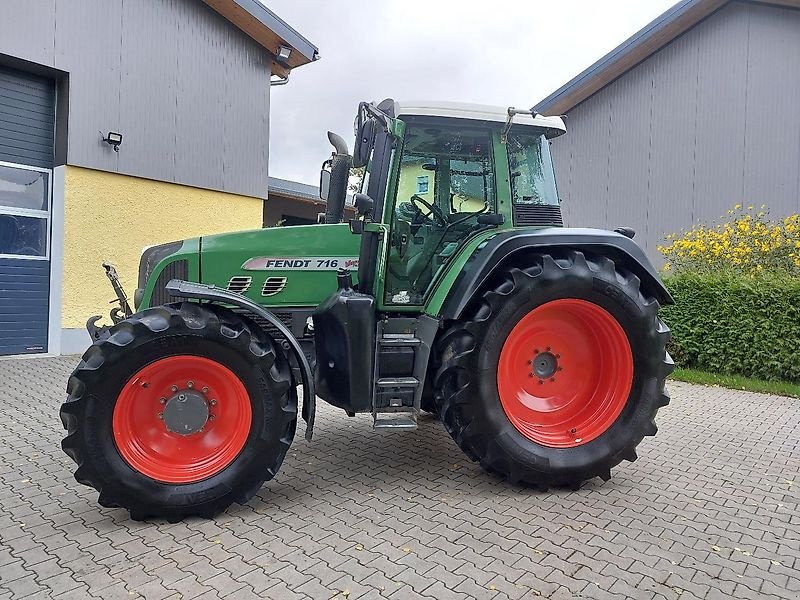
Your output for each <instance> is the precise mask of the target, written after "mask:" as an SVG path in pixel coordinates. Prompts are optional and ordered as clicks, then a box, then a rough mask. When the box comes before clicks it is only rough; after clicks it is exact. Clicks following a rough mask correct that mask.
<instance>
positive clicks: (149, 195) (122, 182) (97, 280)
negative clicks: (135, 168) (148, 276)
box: [61, 166, 263, 328]
mask: <svg viewBox="0 0 800 600" xmlns="http://www.w3.org/2000/svg"><path fill="white" fill-rule="evenodd" d="M64 188H65V190H64V192H65V196H64V213H65V214H64V283H63V300H62V306H63V308H62V324H61V326H62V327H64V328H78V327H83V326H84V325H85V323H86V319H87V318H88V317H90V316H92V315H96V314H102V315H103V316H104V317H106V316H107V315H108V311H109V310H110V309H111V305H109V303H108V301H109V300H111V299H112V298H114V292H113V290H112V289H111V286H110V285H109V283H108V280H107V279H106V276H105V273H104V271H103V268H102V267H101V266H100V263H102V262H103V261H104V260H107V261H109V262H111V263H112V264H114V265H115V266H116V267H117V272H118V273H119V275H120V279H121V281H122V284H123V286H124V287H125V290H126V291H127V292H128V295H129V297H130V299H131V302H132V301H133V291H134V290H135V289H136V286H137V277H138V276H137V273H138V270H139V257H140V255H141V252H142V248H143V247H144V246H152V245H154V244H163V243H164V242H171V241H174V240H181V239H186V238H192V237H197V236H200V235H207V234H212V233H221V232H225V231H240V230H244V229H258V228H260V227H261V220H262V210H263V201H262V200H261V199H260V198H251V197H248V196H238V195H235V194H227V193H224V192H215V191H212V190H203V189H199V188H193V187H188V186H183V185H177V184H172V183H165V182H161V181H152V180H149V179H139V178H138V177H129V176H126V175H117V174H114V173H107V172H105V171H94V170H91V169H83V168H80V167H71V166H70V167H67V168H66V179H65V184H64ZM104 322H108V320H107V319H106V320H105V321H104Z"/></svg>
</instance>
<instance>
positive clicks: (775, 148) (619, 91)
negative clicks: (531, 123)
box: [535, 0, 800, 264]
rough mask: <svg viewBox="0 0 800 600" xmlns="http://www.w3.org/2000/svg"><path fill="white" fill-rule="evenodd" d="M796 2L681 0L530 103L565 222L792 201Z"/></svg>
mask: <svg viewBox="0 0 800 600" xmlns="http://www.w3.org/2000/svg"><path fill="white" fill-rule="evenodd" d="M799 9H800V1H798V0H774V1H769V0H763V1H751V2H743V1H727V0H684V1H682V2H680V3H678V4H676V5H675V6H674V7H673V8H672V9H671V10H669V11H668V12H667V13H665V14H664V15H662V16H661V17H659V18H658V19H657V20H656V21H654V22H653V23H651V24H649V25H648V26H647V27H645V28H644V29H642V30H641V31H640V32H639V33H637V34H636V35H634V36H633V37H632V38H631V39H629V40H628V41H626V42H625V43H623V44H622V45H621V46H619V47H618V48H617V49H615V50H614V51H612V52H611V53H609V54H608V55H607V56H605V57H603V58H602V59H601V60H600V61H598V62H597V63H595V64H594V65H592V66H591V67H590V68H589V69H587V70H586V71H584V72H583V73H581V74H580V75H578V76H577V77H575V78H574V79H573V80H572V81H570V82H569V83H567V84H566V85H565V86H563V87H562V88H560V89H559V90H557V91H556V92H554V93H553V94H551V95H550V96H548V97H547V98H545V99H544V100H542V101H541V102H540V103H538V104H537V105H536V107H535V109H536V110H537V111H539V112H542V113H545V114H566V115H567V120H566V122H567V128H568V133H567V135H565V136H563V137H561V138H558V139H556V140H555V141H554V142H553V154H554V161H555V164H556V173H557V176H558V186H559V193H560V196H561V198H562V201H563V213H564V220H565V223H566V224H567V225H572V226H601V227H608V228H613V227H618V226H621V225H626V226H631V227H633V228H634V229H636V230H637V232H638V234H637V241H639V243H640V244H641V245H642V246H644V248H645V249H646V250H647V252H648V254H649V256H650V257H651V258H652V259H654V260H656V261H657V262H658V263H659V264H662V262H663V261H662V260H661V258H660V256H659V253H658V251H657V248H656V247H657V245H658V244H659V243H661V242H662V240H663V238H664V236H665V235H667V234H669V233H672V232H676V231H679V230H680V229H681V228H685V227H688V226H691V225H692V224H693V223H694V222H697V221H706V222H708V221H713V220H715V219H718V218H719V217H720V216H722V215H725V214H726V212H727V211H728V210H729V209H731V208H732V207H733V206H734V205H736V204H742V205H744V206H748V205H755V206H760V205H762V204H766V205H767V206H768V207H769V209H770V212H771V214H772V215H774V216H776V217H781V216H785V215H787V214H792V213H796V212H798V211H800V109H798V99H800V10H799Z"/></svg>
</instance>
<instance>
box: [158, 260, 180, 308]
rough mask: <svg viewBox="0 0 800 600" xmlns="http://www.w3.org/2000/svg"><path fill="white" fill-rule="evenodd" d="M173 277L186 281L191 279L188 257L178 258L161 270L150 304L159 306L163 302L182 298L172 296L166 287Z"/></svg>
mask: <svg viewBox="0 0 800 600" xmlns="http://www.w3.org/2000/svg"><path fill="white" fill-rule="evenodd" d="M171 279H182V280H184V281H186V280H187V279H189V261H187V260H186V259H183V260H176V261H174V262H171V263H169V264H168V265H167V266H166V267H164V270H163V271H161V273H160V274H159V275H158V279H156V285H155V287H154V288H153V297H152V298H151V300H150V306H159V305H161V304H169V303H170V302H178V301H180V300H181V299H180V298H178V297H176V296H170V295H169V294H168V293H167V290H166V289H164V288H165V287H166V285H167V284H168V283H169V282H170V280H171Z"/></svg>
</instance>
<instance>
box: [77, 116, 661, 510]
mask: <svg viewBox="0 0 800 600" xmlns="http://www.w3.org/2000/svg"><path fill="white" fill-rule="evenodd" d="M355 127H356V136H355V147H354V150H353V154H352V155H350V153H349V151H348V148H347V144H346V143H345V141H344V140H343V139H342V138H341V137H339V136H337V135H335V134H333V133H329V134H328V138H329V140H330V141H331V143H332V145H333V147H334V151H333V153H332V155H331V157H330V158H329V159H328V160H327V161H326V162H325V163H324V164H323V170H322V175H321V182H320V195H321V197H322V198H323V199H324V200H326V201H327V205H326V212H325V214H324V215H320V221H321V222H320V224H317V225H305V226H298V227H273V228H267V229H260V230H256V231H246V232H240V233H230V234H222V235H211V236H205V237H201V238H196V239H187V240H183V241H176V242H172V243H167V244H163V245H159V246H153V247H149V248H146V249H145V250H144V252H143V253H142V256H141V261H140V265H139V281H138V289H137V290H136V292H135V294H134V296H133V301H134V302H133V303H134V307H135V311H134V310H133V309H132V308H131V306H130V304H129V302H128V299H127V296H126V295H125V292H124V290H123V289H122V287H121V285H120V283H119V280H118V279H117V277H116V275H115V273H114V270H113V267H111V266H110V265H106V269H107V272H108V275H109V277H110V279H111V281H112V284H113V286H114V290H115V291H116V294H117V298H118V300H119V307H117V308H115V310H114V311H112V315H111V317H112V320H113V321H114V323H113V325H111V326H104V327H99V326H98V325H97V317H95V318H92V319H90V320H89V323H88V324H87V327H88V329H89V331H90V333H91V334H92V336H93V338H94V341H93V343H92V345H91V347H90V348H89V349H88V350H87V351H86V353H85V354H84V355H83V358H82V360H81V362H80V364H79V365H78V366H77V368H76V369H75V371H74V372H73V373H72V376H71V377H70V379H69V383H68V388H67V393H68V396H67V399H66V401H65V403H64V404H63V406H62V407H61V419H62V421H63V424H64V427H65V428H66V429H67V432H68V434H67V436H66V438H65V439H64V441H63V444H62V445H63V448H64V450H65V452H66V453H67V454H68V455H69V456H70V457H72V459H73V460H74V461H75V462H76V463H77V465H78V468H77V470H76V471H75V478H76V479H77V481H78V482H80V483H82V484H85V485H89V486H92V487H93V488H95V489H96V490H97V491H98V492H99V493H100V496H99V502H100V504H101V505H102V506H105V507H124V508H126V509H128V510H129V511H130V514H131V516H132V518H134V519H144V518H148V517H163V518H166V519H168V520H170V521H177V520H179V519H182V518H184V517H187V516H190V515H199V516H205V517H211V516H213V515H215V514H216V513H218V512H220V511H222V510H224V509H225V508H226V507H227V506H229V505H230V504H231V503H233V502H239V503H244V502H247V501H248V500H249V499H250V498H251V497H252V496H253V495H254V494H255V493H256V492H257V491H258V490H259V488H260V487H261V486H262V485H263V484H264V482H265V481H266V480H269V479H271V478H272V477H274V476H275V474H276V473H277V472H278V469H279V468H280V466H281V463H282V462H283V459H284V457H285V456H286V452H287V450H288V449H289V445H290V444H291V443H292V440H293V438H294V434H295V428H296V426H297V420H298V404H299V402H298V395H301V396H302V405H301V406H302V409H301V411H300V414H301V416H302V418H303V419H304V421H305V436H306V438H307V439H308V440H311V437H312V432H313V429H314V414H315V401H316V398H317V397H319V398H321V399H323V400H324V401H326V402H328V403H330V404H332V405H333V406H335V407H338V408H340V409H342V410H344V411H345V412H346V413H347V414H348V415H350V416H354V415H356V414H358V413H372V416H373V423H374V427H375V428H376V429H392V430H395V429H396V430H406V429H414V428H415V427H416V426H417V419H418V417H419V415H420V413H421V412H422V411H426V412H428V413H432V414H433V415H436V417H437V418H438V419H440V420H441V422H442V423H443V425H444V428H445V429H446V430H447V432H448V433H449V434H450V435H451V436H452V437H453V439H454V440H455V443H456V444H458V446H460V447H461V449H462V450H463V451H464V453H465V454H466V455H467V456H468V457H469V458H470V459H472V460H475V461H479V462H480V464H481V466H482V467H484V468H485V469H486V470H487V471H489V472H493V473H496V474H499V475H500V476H501V477H503V478H505V479H507V480H508V481H510V482H519V483H524V484H529V485H530V486H532V487H533V488H538V489H541V490H546V489H548V488H551V487H568V488H572V489H577V488H578V487H580V485H581V483H582V482H584V481H586V480H588V479H591V478H594V477H600V478H602V479H603V480H608V479H609V478H610V476H611V469H612V468H613V467H615V466H617V465H618V464H619V463H621V462H622V461H623V460H627V461H633V460H635V459H636V446H637V445H638V444H639V443H640V442H641V440H642V439H643V437H644V436H650V435H654V434H655V433H656V425H655V422H654V418H655V416H656V413H657V411H658V409H659V408H660V407H662V406H665V405H666V404H667V403H668V402H669V396H668V395H667V393H666V392H665V388H664V381H665V378H666V377H667V376H668V375H669V373H670V372H671V371H672V369H673V363H672V360H671V359H670V356H669V354H668V353H667V350H666V346H667V341H668V339H669V330H668V329H667V327H666V326H665V325H664V323H663V322H662V321H661V319H660V318H659V316H658V310H659V306H660V305H663V304H669V303H671V302H672V299H671V298H670V295H669V293H668V291H667V290H666V289H665V288H664V286H663V284H662V283H661V281H660V280H659V277H658V275H657V273H656V271H655V269H654V268H653V266H652V265H651V263H650V262H649V261H648V259H647V258H646V256H645V254H644V253H643V251H642V250H641V249H640V247H639V246H638V245H637V244H636V243H635V242H634V241H633V239H632V238H633V237H634V232H633V231H632V230H630V229H627V228H624V227H621V228H620V229H618V230H616V231H605V230H599V229H570V228H565V227H563V225H562V217H561V209H560V203H559V198H558V195H557V191H556V181H555V175H554V170H553V164H552V161H551V154H550V140H551V139H552V138H555V137H556V136H559V135H561V134H563V133H565V131H566V128H565V126H564V123H563V121H562V119H561V118H559V117H545V116H542V115H539V114H537V113H536V112H534V111H532V110H516V109H513V108H510V109H508V110H506V109H499V108H492V107H485V106H475V105H463V104H437V103H416V104H404V103H398V102H395V101H393V100H385V101H383V102H381V103H378V104H375V103H366V102H364V103H361V104H360V105H359V109H358V114H357V117H356V124H355ZM353 167H356V168H363V172H364V176H363V180H362V182H361V188H360V193H356V194H353V196H352V200H353V203H354V207H355V212H356V218H354V219H352V220H349V221H348V222H342V221H343V215H344V214H345V211H344V208H345V204H346V199H347V197H348V181H349V177H350V174H351V172H352V169H353ZM585 202H591V198H587V199H585ZM298 388H299V389H300V390H302V391H301V392H299V393H298Z"/></svg>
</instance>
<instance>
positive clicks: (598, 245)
mask: <svg viewBox="0 0 800 600" xmlns="http://www.w3.org/2000/svg"><path fill="white" fill-rule="evenodd" d="M560 249H573V250H580V251H583V252H587V253H592V254H597V255H600V256H608V257H609V258H611V259H612V260H614V262H616V263H617V264H619V265H621V266H624V267H625V268H626V269H629V270H630V271H632V272H633V273H634V274H636V275H637V276H638V277H639V279H640V280H641V281H642V289H643V290H645V291H646V293H647V294H649V295H651V296H654V297H655V298H656V300H658V302H659V303H660V304H662V305H665V304H673V300H672V296H670V293H669V291H668V290H667V288H666V287H664V284H663V283H662V282H661V279H660V278H659V276H658V272H657V271H656V270H655V268H654V267H653V265H652V263H651V262H650V260H649V259H648V258H647V255H645V253H644V251H643V250H642V249H641V248H640V247H639V245H638V244H637V243H636V242H634V241H633V240H632V239H630V238H628V237H626V236H624V235H621V234H619V233H616V232H613V231H605V230H602V229H568V228H561V227H559V228H554V227H553V228H544V229H538V230H526V231H517V230H511V231H505V232H501V233H498V234H497V235H496V236H494V237H493V238H491V239H490V240H488V241H487V242H486V243H485V244H483V245H482V246H481V247H479V249H478V250H477V251H476V252H475V253H474V254H473V255H472V256H471V257H470V258H469V260H468V261H467V263H466V264H465V265H464V268H463V270H462V271H461V273H460V274H459V276H458V277H457V278H456V280H455V281H454V283H453V286H452V287H451V288H450V292H449V293H448V295H447V298H446V299H445V301H444V304H443V305H442V308H441V311H440V313H439V316H440V318H442V319H458V318H459V317H460V316H461V314H462V313H463V311H464V309H465V308H466V307H467V305H468V304H469V302H470V300H471V299H472V298H473V296H474V295H475V294H476V293H477V292H478V291H479V290H481V289H482V287H483V285H484V284H485V283H486V282H487V280H488V279H489V278H490V277H491V276H492V275H493V274H494V273H495V272H497V271H498V270H499V269H501V268H502V267H503V265H505V264H508V263H509V262H510V261H514V259H516V258H520V257H521V256H522V254H527V253H531V252H535V253H541V252H545V251H552V250H560ZM515 262H516V261H515Z"/></svg>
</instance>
